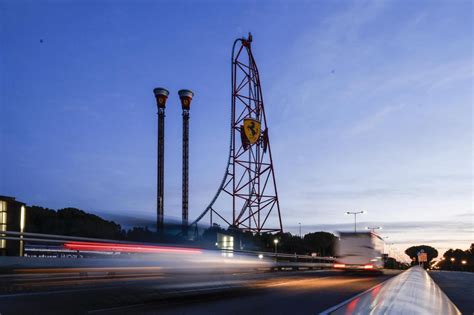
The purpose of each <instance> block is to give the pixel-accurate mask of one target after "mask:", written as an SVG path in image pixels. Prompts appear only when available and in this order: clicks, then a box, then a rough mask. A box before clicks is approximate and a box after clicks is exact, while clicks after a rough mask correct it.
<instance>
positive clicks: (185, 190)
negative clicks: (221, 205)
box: [178, 90, 194, 236]
mask: <svg viewBox="0 0 474 315" xmlns="http://www.w3.org/2000/svg"><path fill="white" fill-rule="evenodd" d="M178 94H179V99H180V100H181V109H182V110H183V169H182V171H183V178H182V180H183V182H182V198H183V200H182V211H181V213H182V219H183V222H182V224H183V227H182V229H183V234H184V236H186V234H187V233H186V232H187V226H188V217H189V206H188V205H189V110H190V106H191V101H192V99H193V96H194V93H193V92H192V91H191V90H179V91H178Z"/></svg>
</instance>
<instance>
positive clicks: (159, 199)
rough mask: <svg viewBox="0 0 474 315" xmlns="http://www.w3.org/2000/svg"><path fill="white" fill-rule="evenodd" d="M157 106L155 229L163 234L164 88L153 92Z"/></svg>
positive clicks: (167, 92) (166, 96)
mask: <svg viewBox="0 0 474 315" xmlns="http://www.w3.org/2000/svg"><path fill="white" fill-rule="evenodd" d="M153 93H154V94H155V98H156V105H157V106H158V159H157V167H156V168H157V185H156V215H157V218H156V228H157V231H158V232H159V233H162V232H163V228H164V224H163V221H164V220H163V218H164V188H165V179H164V173H165V167H164V163H165V108H166V100H167V99H168V95H169V91H168V90H167V89H165V88H156V89H154V90H153Z"/></svg>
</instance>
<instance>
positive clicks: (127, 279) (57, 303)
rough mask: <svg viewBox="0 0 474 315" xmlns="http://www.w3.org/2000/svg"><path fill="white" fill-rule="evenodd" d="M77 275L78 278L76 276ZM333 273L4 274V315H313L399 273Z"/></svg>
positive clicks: (0, 297)
mask: <svg viewBox="0 0 474 315" xmlns="http://www.w3.org/2000/svg"><path fill="white" fill-rule="evenodd" d="M75 272H76V271H75ZM397 273H398V272H396V271H389V272H388V274H386V275H383V276H368V275H358V276H355V275H344V274H342V273H341V272H338V271H325V270H313V271H279V272H256V273H255V272H236V273H226V274H223V273H212V272H202V273H199V274H172V273H162V272H160V271H159V270H146V271H141V272H140V271H138V270H128V271H127V272H124V271H123V270H116V272H113V271H110V270H109V271H107V272H105V270H101V269H97V268H96V270H89V271H88V272H82V273H81V272H80V273H79V274H77V275H76V273H75V276H72V275H71V274H67V273H65V271H64V270H56V271H55V272H51V270H49V271H48V272H47V273H45V272H44V271H43V272H24V273H23V274H15V275H14V276H12V275H1V276H0V279H2V280H1V281H2V285H1V288H2V289H3V293H2V295H0V313H1V314H2V315H7V314H64V313H72V314H86V313H98V314H123V313H129V314H135V313H140V314H154V313H159V314H219V313H226V314H238V313H241V312H247V313H248V314H259V315H263V314H288V313H292V314H316V313H318V312H320V311H323V310H325V309H327V308H329V307H331V306H333V305H335V304H338V303H340V302H342V301H344V300H346V299H348V298H350V297H352V296H354V295H355V294H357V293H359V292H362V291H365V290H366V289H368V288H371V287H373V286H374V285H376V284H377V283H380V282H382V281H384V280H386V279H388V278H389V277H391V276H393V275H395V274H397Z"/></svg>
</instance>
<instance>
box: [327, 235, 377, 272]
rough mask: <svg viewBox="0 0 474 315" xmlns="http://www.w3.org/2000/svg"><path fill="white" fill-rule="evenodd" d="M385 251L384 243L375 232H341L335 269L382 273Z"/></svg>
mask: <svg viewBox="0 0 474 315" xmlns="http://www.w3.org/2000/svg"><path fill="white" fill-rule="evenodd" d="M383 251H384V241H383V239H382V238H381V237H380V236H379V235H377V234H376V233H374V232H340V233H339V241H338V242H337V245H336V261H335V263H334V268H336V269H343V270H347V271H373V272H378V273H381V272H382V269H383V265H384V262H383Z"/></svg>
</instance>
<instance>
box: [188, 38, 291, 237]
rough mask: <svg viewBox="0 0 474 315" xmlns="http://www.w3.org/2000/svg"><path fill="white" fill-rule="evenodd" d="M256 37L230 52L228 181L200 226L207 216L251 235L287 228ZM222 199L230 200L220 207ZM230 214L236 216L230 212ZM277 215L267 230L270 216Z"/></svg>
mask: <svg viewBox="0 0 474 315" xmlns="http://www.w3.org/2000/svg"><path fill="white" fill-rule="evenodd" d="M251 43H252V36H251V34H249V37H248V38H240V39H237V40H235V41H234V45H233V48H232V77H231V86H232V103H231V126H230V127H231V130H230V131H231V132H230V147H229V158H228V163H227V167H226V172H225V174H224V178H223V179H222V182H221V185H220V186H219V189H218V190H217V193H216V195H215V196H214V198H213V199H212V201H211V202H210V204H209V206H208V207H207V208H206V209H205V210H204V211H203V213H202V214H201V215H200V216H199V217H198V218H197V219H196V220H195V221H194V222H193V223H192V224H197V222H199V221H200V220H201V219H202V218H203V217H204V216H206V215H207V214H209V217H210V221H211V225H212V223H213V215H216V216H217V217H218V218H219V219H220V220H222V221H224V222H225V223H226V224H228V225H229V226H233V227H236V228H239V229H241V230H245V231H251V232H256V233H260V232H281V231H282V230H283V227H282V222H281V214H280V205H279V202H278V193H277V186H276V181H275V172H274V168H273V161H272V154H271V149H270V140H269V131H268V126H267V120H266V116H265V108H264V104H263V95H262V89H261V85H260V77H259V74H258V68H257V64H256V63H255V59H254V57H253V54H252V50H251ZM222 199H230V201H227V202H224V205H223V206H222V205H221V206H220V205H218V203H219V201H221V200H222ZM229 209H230V210H231V212H232V218H226V217H225V216H226V213H228V212H229ZM272 214H273V215H275V216H277V217H278V221H277V222H276V223H275V221H274V222H273V224H274V225H276V226H270V227H268V225H269V223H268V219H269V218H270V216H271V215H272Z"/></svg>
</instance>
